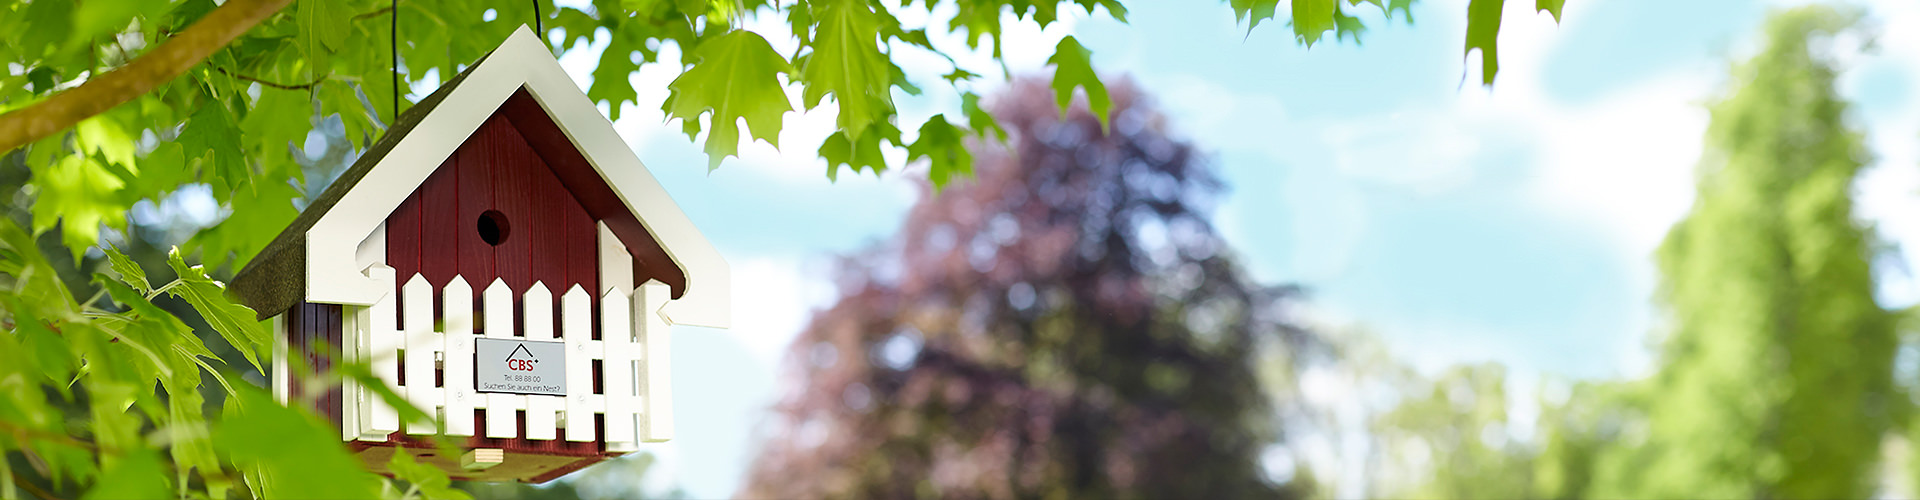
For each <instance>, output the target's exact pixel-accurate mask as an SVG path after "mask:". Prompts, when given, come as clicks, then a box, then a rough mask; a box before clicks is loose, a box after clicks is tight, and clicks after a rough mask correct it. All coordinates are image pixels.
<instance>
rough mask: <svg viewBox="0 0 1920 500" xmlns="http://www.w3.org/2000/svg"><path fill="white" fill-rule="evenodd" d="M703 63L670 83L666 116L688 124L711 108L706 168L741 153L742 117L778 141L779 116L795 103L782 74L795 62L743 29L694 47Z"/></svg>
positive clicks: (753, 129)
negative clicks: (788, 61) (740, 123)
mask: <svg viewBox="0 0 1920 500" xmlns="http://www.w3.org/2000/svg"><path fill="white" fill-rule="evenodd" d="M693 58H694V59H695V60H696V61H698V62H696V63H694V65H693V67H692V68H688V69H687V71H686V72H685V73H681V74H680V77H678V78H674V79H673V83H669V84H667V90H669V91H670V94H668V95H667V102H666V104H665V106H663V108H664V109H665V110H666V112H667V115H668V116H671V117H674V118H679V119H681V120H686V125H687V126H689V127H692V126H695V124H697V122H698V120H699V118H700V115H701V114H704V113H709V112H711V113H712V115H713V118H712V123H711V127H710V128H711V129H710V130H708V131H707V145H706V152H707V169H708V170H712V169H716V168H720V160H722V159H724V158H725V157H728V156H734V154H735V153H736V152H737V151H739V147H738V146H739V141H740V129H739V128H738V127H739V126H738V123H739V122H740V120H741V119H745V120H746V121H747V131H748V132H750V133H752V134H753V137H754V138H756V139H760V140H763V141H767V143H768V144H773V145H775V146H778V145H779V141H780V120H781V117H782V116H783V115H785V114H786V112H788V111H792V110H793V105H792V104H791V103H789V102H788V101H787V92H786V90H785V89H782V88H781V85H780V78H779V75H780V74H782V73H790V72H792V71H793V66H792V65H789V64H787V60H786V58H783V57H780V53H779V52H775V51H774V50H773V46H772V45H770V44H768V43H767V40H766V39H765V38H760V35H759V34H756V33H754V32H751V31H746V30H740V31H734V32H731V33H727V34H725V35H720V36H719V37H717V38H714V39H712V40H708V41H706V42H704V43H701V44H700V46H699V47H698V48H696V49H694V51H693Z"/></svg>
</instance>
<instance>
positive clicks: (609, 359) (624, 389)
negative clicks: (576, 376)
mask: <svg viewBox="0 0 1920 500" xmlns="http://www.w3.org/2000/svg"><path fill="white" fill-rule="evenodd" d="M630 312H631V311H630V307H629V304H628V302H627V297H626V296H625V295H623V294H621V293H620V292H619V291H617V290H610V291H608V292H607V294H606V296H605V297H602V298H601V300H600V342H601V345H602V349H604V350H605V351H606V352H605V353H604V355H603V356H602V358H601V365H600V373H601V377H602V380H603V381H604V382H603V385H602V387H601V392H602V393H603V394H605V395H606V400H607V410H606V415H607V417H606V421H607V449H609V450H616V449H618V448H629V447H632V444H633V442H634V431H635V429H634V427H633V421H634V420H633V411H634V410H635V409H636V408H634V405H633V404H632V403H633V399H634V397H633V396H634V391H633V367H632V365H631V363H632V359H633V358H632V356H631V355H630V354H629V353H630V352H631V351H630V350H629V349H628V347H629V346H630V345H631V344H632V343H633V333H632V326H631V325H632V324H633V323H632V322H630V321H628V320H627V317H628V315H629V313H630ZM617 451H631V450H617Z"/></svg>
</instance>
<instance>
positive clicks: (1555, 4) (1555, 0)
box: [1533, 0, 1567, 23]
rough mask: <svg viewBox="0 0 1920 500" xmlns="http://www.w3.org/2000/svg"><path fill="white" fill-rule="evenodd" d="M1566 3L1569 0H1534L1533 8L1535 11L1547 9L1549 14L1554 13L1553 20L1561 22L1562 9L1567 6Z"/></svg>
mask: <svg viewBox="0 0 1920 500" xmlns="http://www.w3.org/2000/svg"><path fill="white" fill-rule="evenodd" d="M1566 5H1567V0H1533V8H1534V10H1535V11H1536V12H1537V11H1542V10H1544V11H1547V13H1548V14H1553V22H1556V23H1557V22H1560V9H1561V8H1563V7H1566Z"/></svg>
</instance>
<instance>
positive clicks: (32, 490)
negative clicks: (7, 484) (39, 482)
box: [13, 474, 60, 500]
mask: <svg viewBox="0 0 1920 500" xmlns="http://www.w3.org/2000/svg"><path fill="white" fill-rule="evenodd" d="M13 484H14V485H17V486H19V487H20V489H23V490H27V493H28V494H31V495H33V496H36V497H40V498H42V499H44V500H60V497H56V496H53V493H52V492H49V491H47V490H43V489H40V487H39V486H35V485H34V484H33V483H31V482H28V481H27V480H26V478H23V477H20V475H19V474H14V475H13Z"/></svg>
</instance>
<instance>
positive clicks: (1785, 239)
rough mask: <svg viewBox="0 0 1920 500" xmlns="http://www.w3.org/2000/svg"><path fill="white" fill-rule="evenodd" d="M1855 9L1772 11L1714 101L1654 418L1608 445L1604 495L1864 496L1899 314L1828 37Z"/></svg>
mask: <svg viewBox="0 0 1920 500" xmlns="http://www.w3.org/2000/svg"><path fill="white" fill-rule="evenodd" d="M1857 19H1858V15H1857V14H1855V13H1852V12H1843V11H1837V10H1834V9H1831V8H1826V7H1802V8H1796V9H1792V10H1785V11H1780V12H1777V13H1775V14H1774V15H1773V16H1772V18H1771V19H1770V20H1769V21H1768V22H1767V24H1766V28H1765V29H1766V33H1765V44H1764V48H1763V49H1762V50H1761V52H1760V53H1758V54H1757V55H1755V56H1754V57H1753V59H1752V60H1750V61H1747V62H1746V63H1745V64H1740V65H1738V66H1737V67H1735V68H1734V73H1733V78H1732V79H1731V81H1732V82H1735V83H1734V88H1733V90H1732V92H1731V93H1730V94H1728V95H1727V97H1725V98H1724V99H1722V100H1721V101H1719V102H1717V103H1714V104H1713V105H1712V106H1711V111H1712V122H1711V124H1710V125H1709V126H1708V130H1707V137H1706V154H1705V159H1704V160H1703V161H1702V164H1701V167H1700V171H1699V179H1698V185H1699V187H1698V193H1699V194H1698V197H1697V199H1696V200H1695V202H1694V206H1693V210H1692V213H1691V214H1689V215H1688V216H1687V218H1686V219H1685V220H1683V221H1681V222H1680V223H1679V224H1678V225H1676V226H1675V227H1674V228H1673V230H1672V232H1671V233H1669V234H1668V236H1667V239H1666V241H1665V243H1664V244H1663V245H1662V247H1661V248H1660V252H1659V263H1660V270H1661V273H1662V275H1663V282H1662V287H1661V290H1660V297H1661V300H1662V301H1663V302H1664V303H1665V305H1666V306H1667V308H1668V309H1669V312H1670V313H1671V321H1672V323H1671V328H1672V330H1671V333H1670V335H1669V336H1668V337H1667V338H1666V339H1665V343H1664V346H1663V351H1662V356H1661V361H1660V362H1661V367H1660V368H1659V371H1658V373H1657V374H1656V375H1654V377H1653V379H1652V380H1648V381H1646V384H1647V385H1646V386H1645V387H1644V389H1645V390H1646V391H1647V393H1646V394H1645V396H1644V397H1645V403H1646V407H1645V415H1644V417H1645V425H1644V426H1636V427H1634V428H1630V429H1628V432H1626V433H1625V434H1624V435H1623V436H1621V440H1620V441H1619V444H1620V445H1621V446H1619V447H1617V448H1616V449H1610V450H1607V451H1605V452H1603V453H1602V456H1601V457H1600V458H1599V464H1598V465H1599V469H1598V471H1597V473H1596V477H1595V479H1596V480H1595V482H1594V484H1593V488H1592V490H1591V491H1590V492H1589V493H1590V494H1591V495H1593V496H1598V497H1608V498H1625V497H1643V498H1683V497H1685V498H1863V497H1867V496H1870V495H1872V494H1873V492H1874V483H1873V482H1872V481H1873V479H1874V474H1873V472H1874V466H1875V463H1876V459H1877V458H1878V457H1879V454H1880V452H1879V450H1880V446H1879V445H1880V442H1881V440H1882V439H1883V437H1884V435H1885V432H1886V431H1887V430H1888V428H1889V424H1890V423H1891V421H1892V420H1893V416H1894V415H1895V413H1896V412H1895V408H1894V405H1895V404H1896V403H1898V401H1897V400H1896V399H1895V397H1894V393H1893V391H1894V387H1893V385H1892V380H1891V378H1892V358H1893V352H1894V347H1895V335H1894V330H1893V326H1894V324H1893V317H1892V316H1891V315H1890V314H1889V313H1888V312H1887V311H1885V310H1883V309H1882V308H1881V307H1880V306H1879V305H1878V304H1876V303H1875V302H1874V296H1873V291H1874V286H1873V275H1872V271H1871V269H1870V266H1869V264H1868V262H1869V257H1870V255H1869V253H1870V246H1871V244H1870V243H1871V236H1870V232H1869V228H1867V227H1866V226H1865V225H1864V224H1862V223H1860V222H1859V221H1857V220H1856V219H1855V218H1854V215H1853V203H1852V199H1851V198H1850V192H1851V187H1852V185H1853V182H1854V177H1855V174H1856V173H1858V172H1859V170H1860V168H1861V166H1862V164H1863V162H1864V161H1865V158H1866V155H1867V154H1866V152H1865V151H1864V150H1863V148H1862V145H1861V138H1860V135H1859V134H1858V133H1857V132H1854V131H1853V130H1850V129H1849V128H1848V127H1847V125H1846V123H1845V112H1846V104H1845V103H1843V102H1842V101H1841V100H1840V99H1839V97H1838V96H1837V95H1836V94H1835V90H1834V75H1835V69H1834V62H1833V55H1832V54H1828V53H1825V51H1823V50H1822V48H1824V47H1830V46H1831V44H1830V43H1828V42H1830V41H1831V40H1832V39H1833V37H1834V36H1835V35H1837V34H1840V33H1843V32H1846V31H1847V30H1849V29H1850V27H1851V26H1853V25H1854V24H1855V22H1856V20H1857Z"/></svg>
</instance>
